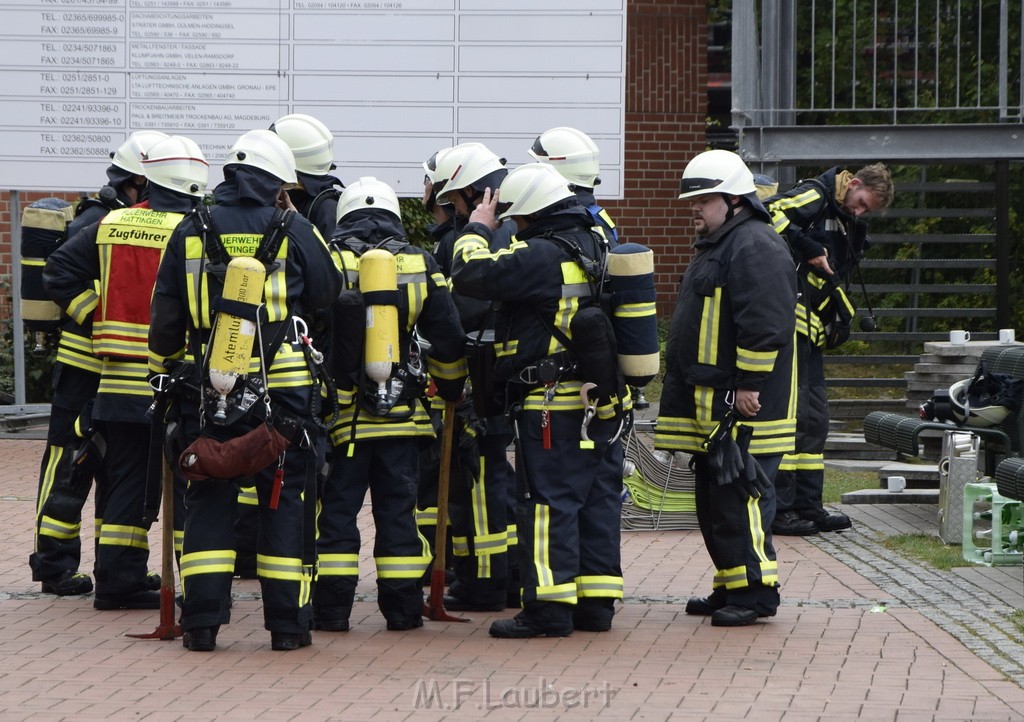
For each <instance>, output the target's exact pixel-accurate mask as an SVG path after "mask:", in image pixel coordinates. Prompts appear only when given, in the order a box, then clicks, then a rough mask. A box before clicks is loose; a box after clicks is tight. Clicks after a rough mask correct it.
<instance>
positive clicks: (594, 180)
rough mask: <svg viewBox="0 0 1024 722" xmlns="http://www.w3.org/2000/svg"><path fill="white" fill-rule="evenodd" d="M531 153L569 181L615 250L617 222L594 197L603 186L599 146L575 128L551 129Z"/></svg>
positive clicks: (534, 145)
mask: <svg viewBox="0 0 1024 722" xmlns="http://www.w3.org/2000/svg"><path fill="white" fill-rule="evenodd" d="M529 153H530V155H531V156H533V158H534V159H535V160H537V161H539V162H541V163H550V164H551V165H552V166H554V168H555V170H557V171H558V172H559V173H561V174H562V176H563V177H564V178H565V179H566V180H567V181H569V187H570V188H572V189H573V191H575V193H576V197H577V198H579V201H580V204H581V205H582V206H583V207H584V208H586V209H587V212H588V213H590V215H591V217H592V218H593V219H594V228H595V229H596V230H597V232H598V233H600V234H601V235H603V236H604V237H605V238H606V239H607V240H608V243H609V245H610V246H611V247H613V248H614V247H615V246H616V245H617V244H618V242H619V232H618V231H617V230H616V229H615V221H613V220H612V217H611V215H609V213H608V211H606V210H605V209H604V208H602V207H601V206H600V205H599V204H598V202H597V198H596V197H595V196H594V188H596V187H597V185H598V184H599V183H600V182H601V179H600V178H599V177H598V174H599V173H600V172H601V166H600V158H601V151H600V149H599V148H598V147H597V143H595V142H594V141H593V139H592V138H591V137H590V136H589V135H587V134H586V133H584V132H583V131H582V130H577V129H576V128H568V127H559V128H551V129H550V130H546V131H544V132H543V133H541V134H540V135H538V136H537V139H536V140H535V141H533V145H532V146H531V147H530V150H529Z"/></svg>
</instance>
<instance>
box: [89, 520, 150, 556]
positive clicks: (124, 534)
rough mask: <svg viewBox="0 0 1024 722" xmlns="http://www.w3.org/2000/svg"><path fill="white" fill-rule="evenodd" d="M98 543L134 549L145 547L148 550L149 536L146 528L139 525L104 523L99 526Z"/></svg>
mask: <svg viewBox="0 0 1024 722" xmlns="http://www.w3.org/2000/svg"><path fill="white" fill-rule="evenodd" d="M100 544H107V545H109V546H123V547H133V548H135V549H145V550H147V551H148V550H149V537H148V535H147V532H146V530H145V529H143V528H142V527H139V526H122V525H120V524H104V525H103V526H102V527H101V528H100Z"/></svg>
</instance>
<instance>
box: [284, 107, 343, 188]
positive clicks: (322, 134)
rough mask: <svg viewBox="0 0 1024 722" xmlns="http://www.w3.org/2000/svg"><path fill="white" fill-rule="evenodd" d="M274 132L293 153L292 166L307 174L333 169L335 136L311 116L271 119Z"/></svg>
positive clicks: (325, 173) (319, 173)
mask: <svg viewBox="0 0 1024 722" xmlns="http://www.w3.org/2000/svg"><path fill="white" fill-rule="evenodd" d="M270 129H271V130H272V131H274V132H275V133H277V134H278V135H279V136H281V137H282V138H283V139H284V142H285V143H287V144H288V147H289V148H291V149H292V154H294V155H295V169H296V170H298V171H301V172H302V173H308V174H309V175H327V174H328V173H329V172H331V170H333V169H334V167H335V166H334V136H333V135H332V134H331V131H330V130H329V129H328V128H327V126H326V125H324V124H323V123H321V122H320V121H319V120H317V119H316V118H314V117H313V116H311V115H305V114H304V113H292V114H291V115H285V116H282V117H281V118H278V119H277V120H276V121H274V124H273V125H271V126H270Z"/></svg>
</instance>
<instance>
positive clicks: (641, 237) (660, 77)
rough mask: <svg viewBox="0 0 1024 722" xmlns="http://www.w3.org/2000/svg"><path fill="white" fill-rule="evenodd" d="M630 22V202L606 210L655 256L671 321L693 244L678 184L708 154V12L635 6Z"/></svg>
mask: <svg viewBox="0 0 1024 722" xmlns="http://www.w3.org/2000/svg"><path fill="white" fill-rule="evenodd" d="M626 22H627V32H628V38H627V43H626V56H627V61H626V79H627V83H628V86H627V89H626V146H625V151H626V166H625V172H624V179H623V189H624V194H623V195H624V198H623V199H622V200H620V201H614V202H612V201H608V202H607V203H603V205H607V207H608V209H609V212H610V213H611V214H612V216H613V217H614V218H615V222H616V224H618V227H619V229H620V235H621V237H622V238H623V239H624V240H629V241H635V242H637V243H643V244H644V245H647V246H649V247H650V248H651V249H652V250H653V251H654V253H655V259H656V264H657V265H656V268H655V280H656V282H657V285H658V309H659V311H660V313H661V315H667V314H669V313H671V310H672V307H673V306H674V305H675V294H676V284H677V281H678V278H679V275H680V274H681V273H682V272H683V270H684V269H685V267H686V264H687V262H688V261H689V258H690V255H691V251H690V248H691V243H692V241H693V231H692V230H691V229H692V225H691V223H690V220H689V214H688V208H687V206H686V205H685V204H684V202H683V201H680V200H679V199H678V198H677V196H678V195H679V178H680V176H681V175H682V173H683V168H685V167H686V163H687V162H688V161H689V159H690V158H692V157H693V156H694V155H696V154H697V153H700V152H701V151H703V150H705V148H706V145H705V138H704V124H705V118H706V117H707V92H706V87H707V5H706V2H705V0H647V1H644V0H629V2H628V5H627V21H626Z"/></svg>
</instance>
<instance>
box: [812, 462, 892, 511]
mask: <svg viewBox="0 0 1024 722" xmlns="http://www.w3.org/2000/svg"><path fill="white" fill-rule="evenodd" d="M877 488H878V474H877V473H876V472H874V471H843V470H841V469H825V488H824V490H823V491H822V495H821V499H822V501H823V502H825V503H826V504H838V503H839V502H840V501H842V499H843V494H845V493H847V492H850V491H859V490H860V489H877Z"/></svg>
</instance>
